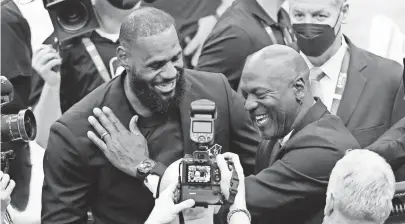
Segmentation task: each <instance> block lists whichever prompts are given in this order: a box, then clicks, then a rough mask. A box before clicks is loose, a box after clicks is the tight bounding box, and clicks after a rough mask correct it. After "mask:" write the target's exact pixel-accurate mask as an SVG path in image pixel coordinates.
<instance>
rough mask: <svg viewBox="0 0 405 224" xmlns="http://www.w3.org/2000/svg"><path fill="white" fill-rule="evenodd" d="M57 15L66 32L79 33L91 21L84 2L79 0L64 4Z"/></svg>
mask: <svg viewBox="0 0 405 224" xmlns="http://www.w3.org/2000/svg"><path fill="white" fill-rule="evenodd" d="M57 14H58V18H57V21H58V22H59V24H60V26H62V28H63V29H64V30H65V31H66V32H71V33H73V32H77V31H79V30H80V29H82V28H83V27H85V26H86V24H87V22H88V21H89V10H88V9H87V7H86V5H85V4H83V2H81V1H78V0H69V1H65V2H63V3H62V5H61V6H60V7H59V8H58V10H57Z"/></svg>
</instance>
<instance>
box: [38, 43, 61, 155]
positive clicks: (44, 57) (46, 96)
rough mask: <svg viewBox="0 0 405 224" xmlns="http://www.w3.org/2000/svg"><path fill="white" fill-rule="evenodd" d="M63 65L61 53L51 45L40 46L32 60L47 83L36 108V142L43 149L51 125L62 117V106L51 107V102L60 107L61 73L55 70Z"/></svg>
mask: <svg viewBox="0 0 405 224" xmlns="http://www.w3.org/2000/svg"><path fill="white" fill-rule="evenodd" d="M61 64H62V59H61V57H60V56H59V53H58V52H57V51H56V50H55V49H54V48H52V46H51V45H42V46H40V47H39V48H38V49H37V50H36V51H35V52H34V55H33V58H32V67H33V68H34V69H35V71H36V72H37V73H38V74H39V75H40V76H41V78H42V79H43V80H44V81H45V84H44V87H43V90H42V93H41V97H40V99H39V101H38V103H37V104H36V105H35V107H34V114H35V117H36V119H37V120H38V134H37V138H36V141H37V143H38V144H39V145H40V146H42V147H43V148H46V145H47V142H48V137H49V129H50V128H51V125H52V124H53V122H55V121H56V120H57V119H58V118H59V117H60V116H61V115H62V112H61V109H60V106H56V107H54V106H49V102H57V105H60V82H61V75H60V71H54V70H56V69H54V68H55V67H56V66H60V65H61ZM47 104H48V105H47Z"/></svg>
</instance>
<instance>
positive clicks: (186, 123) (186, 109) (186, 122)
mask: <svg viewBox="0 0 405 224" xmlns="http://www.w3.org/2000/svg"><path fill="white" fill-rule="evenodd" d="M184 75H185V76H187V74H184ZM185 88H186V91H185V93H184V96H183V100H182V102H181V103H180V119H181V128H182V129H181V130H182V133H183V147H184V148H183V151H184V153H185V154H191V153H192V152H193V151H194V150H193V148H192V147H193V144H192V142H191V140H190V134H189V133H190V104H191V102H193V101H194V100H197V99H200V95H199V94H197V93H196V92H195V91H193V90H192V89H191V88H192V83H191V82H190V81H189V80H188V79H187V77H186V83H185Z"/></svg>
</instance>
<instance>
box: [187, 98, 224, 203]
mask: <svg viewBox="0 0 405 224" xmlns="http://www.w3.org/2000/svg"><path fill="white" fill-rule="evenodd" d="M216 116H217V113H216V106H215V103H214V102H212V101H210V100H205V99H202V100H196V101H193V102H192V103H191V110H190V119H191V122H190V138H191V140H192V142H193V143H194V144H193V146H194V147H195V151H194V153H193V154H192V155H190V154H187V155H185V157H184V158H183V160H182V163H181V165H180V166H181V167H182V172H181V179H180V201H185V200H188V199H194V201H195V206H200V207H207V206H208V205H222V204H223V203H224V201H225V198H224V196H223V195H222V193H221V188H220V181H221V175H220V170H219V168H218V166H217V162H216V158H215V157H216V155H217V153H212V148H210V147H212V146H213V145H214V135H215V133H214V127H215V126H214V121H215V119H216ZM214 147H220V146H218V145H216V144H215V145H214Z"/></svg>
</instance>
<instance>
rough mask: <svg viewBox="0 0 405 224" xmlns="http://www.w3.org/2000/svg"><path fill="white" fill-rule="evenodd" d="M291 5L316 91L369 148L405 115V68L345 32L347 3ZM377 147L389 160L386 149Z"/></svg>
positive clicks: (297, 1) (324, 0) (326, 0)
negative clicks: (344, 33)
mask: <svg viewBox="0 0 405 224" xmlns="http://www.w3.org/2000/svg"><path fill="white" fill-rule="evenodd" d="M289 5H290V17H291V23H292V29H293V31H294V33H295V36H296V38H297V45H298V48H299V50H300V53H301V55H302V56H303V57H304V59H305V60H306V63H307V64H308V66H309V68H310V69H311V75H310V79H311V86H312V92H313V93H314V95H316V96H317V97H319V98H320V99H321V100H322V102H324V104H325V105H326V107H327V109H328V110H329V111H330V112H331V113H332V114H333V115H337V116H338V117H340V118H341V119H342V121H343V123H344V124H345V126H346V127H347V128H348V129H349V130H350V132H351V133H352V134H353V136H354V137H355V138H356V140H357V141H358V142H359V144H360V146H361V148H368V146H369V145H370V144H372V143H374V142H375V141H376V140H377V139H378V138H379V137H380V136H381V135H382V134H383V133H384V132H385V131H387V130H388V129H389V128H390V127H391V126H392V125H394V124H395V123H397V122H398V121H399V120H400V119H401V118H403V117H404V116H405V100H404V84H403V77H402V71H403V67H402V66H401V65H400V64H398V63H397V62H394V61H392V60H388V59H385V58H382V57H379V56H377V55H374V54H372V53H370V52H367V51H365V50H363V49H360V48H358V47H356V45H355V44H353V43H352V42H351V41H350V39H349V38H348V37H346V36H344V35H343V33H342V25H343V24H344V23H345V21H346V19H347V16H348V12H349V3H348V1H346V0H290V1H289ZM370 149H372V150H373V151H374V150H375V149H374V147H373V148H370ZM378 151H379V154H380V155H382V156H383V157H384V158H386V155H387V150H386V149H383V148H381V149H378ZM388 156H389V155H388ZM388 162H389V163H390V161H389V160H388ZM401 170H404V169H401ZM401 176H403V178H405V175H401Z"/></svg>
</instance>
